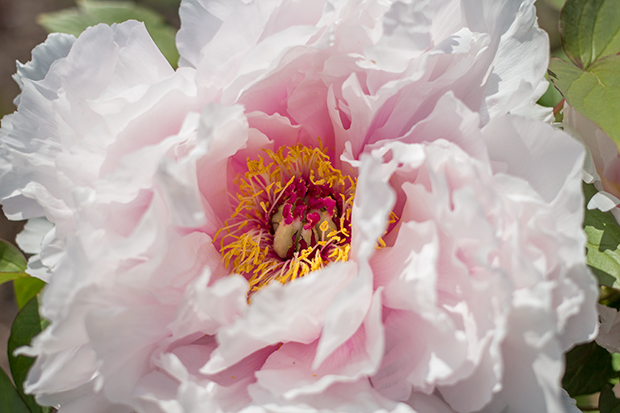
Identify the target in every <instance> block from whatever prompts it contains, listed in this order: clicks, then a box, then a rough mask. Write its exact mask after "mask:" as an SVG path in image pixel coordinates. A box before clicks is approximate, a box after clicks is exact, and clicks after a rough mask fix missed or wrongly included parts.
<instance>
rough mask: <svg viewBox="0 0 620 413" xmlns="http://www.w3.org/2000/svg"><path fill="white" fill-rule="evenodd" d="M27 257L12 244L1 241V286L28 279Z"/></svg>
mask: <svg viewBox="0 0 620 413" xmlns="http://www.w3.org/2000/svg"><path fill="white" fill-rule="evenodd" d="M27 266H28V262H27V261H26V257H24V254H22V253H21V252H20V251H19V250H18V249H17V248H16V247H15V246H14V245H13V244H11V243H10V242H7V241H4V240H0V284H4V283H5V282H8V281H13V280H16V279H18V278H22V277H28V274H26V273H25V272H24V271H25V270H26V267H27Z"/></svg>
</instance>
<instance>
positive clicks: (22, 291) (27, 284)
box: [13, 277, 45, 310]
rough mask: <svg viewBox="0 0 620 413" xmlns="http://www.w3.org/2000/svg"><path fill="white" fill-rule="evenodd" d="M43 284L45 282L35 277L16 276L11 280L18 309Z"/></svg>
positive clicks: (34, 294)
mask: <svg viewBox="0 0 620 413" xmlns="http://www.w3.org/2000/svg"><path fill="white" fill-rule="evenodd" d="M44 286H45V282H44V281H43V280H40V279H38V278H36V277H25V278H18V279H16V280H15V281H13V289H14V290H15V300H16V301H17V306H18V307H19V309H20V310H21V309H22V308H23V307H24V306H25V305H26V303H28V301H30V300H31V299H32V298H33V297H34V296H36V295H37V294H38V293H39V291H41V289H42V288H43V287H44Z"/></svg>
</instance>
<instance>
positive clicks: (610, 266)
mask: <svg viewBox="0 0 620 413" xmlns="http://www.w3.org/2000/svg"><path fill="white" fill-rule="evenodd" d="M583 192H584V195H585V203H586V205H587V204H588V202H590V198H592V197H593V196H594V195H595V194H596V193H597V192H598V190H597V189H596V188H595V187H594V185H592V184H584V185H583ZM583 226H584V230H585V233H586V236H587V238H588V241H587V243H586V250H587V260H588V265H590V267H591V268H592V269H593V272H594V275H595V276H596V277H597V278H598V282H599V285H605V286H607V287H616V288H620V225H618V222H617V221H616V218H615V217H614V216H613V215H612V213H611V212H603V211H600V210H598V209H592V210H589V209H587V208H586V211H585V219H584V222H583Z"/></svg>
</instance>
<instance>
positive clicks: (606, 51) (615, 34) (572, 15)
mask: <svg viewBox="0 0 620 413" xmlns="http://www.w3.org/2000/svg"><path fill="white" fill-rule="evenodd" d="M560 35H561V36H562V46H563V47H564V51H566V54H567V56H568V57H569V58H570V60H571V61H572V62H573V63H575V64H576V65H577V66H579V67H580V68H582V69H585V68H588V66H590V64H591V63H594V62H595V61H597V60H598V59H600V58H602V57H604V56H609V55H615V54H617V53H619V52H620V7H619V4H618V0H567V1H566V4H564V7H563V8H562V13H561V14H560Z"/></svg>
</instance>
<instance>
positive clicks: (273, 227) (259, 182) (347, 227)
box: [216, 145, 355, 293]
mask: <svg viewBox="0 0 620 413" xmlns="http://www.w3.org/2000/svg"><path fill="white" fill-rule="evenodd" d="M265 153H266V155H267V160H268V163H267V165H265V163H266V162H265V160H264V159H263V158H262V157H259V158H258V159H257V160H249V159H248V161H247V169H248V171H247V172H246V173H245V174H244V175H243V176H241V177H239V178H238V179H237V181H236V184H237V185H238V187H239V190H238V193H237V201H238V204H237V207H236V209H235V212H234V213H233V214H232V216H231V217H230V219H228V220H227V221H226V225H225V226H224V228H222V229H221V230H220V232H218V235H216V239H218V238H219V239H220V253H221V254H222V257H223V260H224V264H225V265H226V266H227V267H228V268H230V269H231V270H232V271H234V272H236V273H239V274H242V275H244V276H246V277H247V278H248V280H249V282H250V293H253V292H255V291H257V290H258V289H260V288H262V287H263V286H265V285H267V284H268V283H270V282H271V281H274V280H277V281H279V282H282V283H286V282H289V281H292V280H295V279H296V278H299V277H303V276H305V275H307V274H308V273H310V272H311V271H315V270H318V269H321V268H323V267H324V266H325V265H327V264H329V263H330V262H337V261H346V260H347V259H348V256H349V250H350V244H351V209H352V206H353V199H354V195H355V179H354V178H351V177H349V176H346V175H343V174H342V173H341V172H340V171H339V170H337V169H335V168H333V167H332V165H331V162H330V160H329V157H328V156H327V155H325V153H324V152H323V150H322V148H307V147H304V146H302V145H296V146H293V147H286V148H280V149H279V150H278V151H277V152H273V151H271V150H265Z"/></svg>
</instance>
